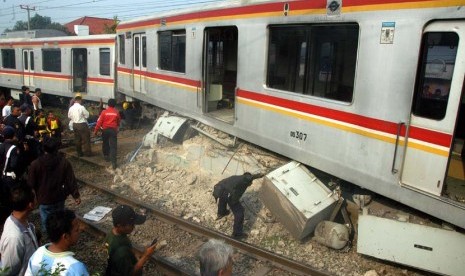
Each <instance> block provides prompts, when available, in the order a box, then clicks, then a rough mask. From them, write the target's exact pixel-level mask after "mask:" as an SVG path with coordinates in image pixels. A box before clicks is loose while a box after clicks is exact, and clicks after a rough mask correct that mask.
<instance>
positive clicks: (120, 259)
mask: <svg viewBox="0 0 465 276" xmlns="http://www.w3.org/2000/svg"><path fill="white" fill-rule="evenodd" d="M112 217H113V229H112V230H111V231H110V233H108V235H107V237H106V239H105V246H106V247H107V250H108V266H107V269H106V273H105V275H111V276H118V275H121V276H123V275H124V276H126V275H131V276H132V275H142V268H143V267H144V264H145V263H146V262H147V261H148V260H149V258H150V256H151V255H152V254H153V252H154V251H155V248H156V247H157V243H156V242H155V243H153V244H152V245H150V246H149V247H147V249H145V252H144V254H142V256H141V257H140V259H139V260H137V258H136V256H135V255H134V252H133V250H132V243H131V241H130V240H129V238H128V236H127V235H129V234H130V233H131V232H132V231H134V226H135V225H136V224H137V225H139V224H143V223H144V222H145V219H146V217H145V216H143V215H139V214H136V212H134V210H133V209H132V208H131V207H129V206H128V205H119V206H118V207H116V209H114V210H113V213H112Z"/></svg>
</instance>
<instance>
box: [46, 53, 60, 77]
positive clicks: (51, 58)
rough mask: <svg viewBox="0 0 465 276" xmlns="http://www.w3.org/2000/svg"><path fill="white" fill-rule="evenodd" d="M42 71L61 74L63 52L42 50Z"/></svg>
mask: <svg viewBox="0 0 465 276" xmlns="http://www.w3.org/2000/svg"><path fill="white" fill-rule="evenodd" d="M42 70H44V71H50V72H61V50H60V49H43V50H42Z"/></svg>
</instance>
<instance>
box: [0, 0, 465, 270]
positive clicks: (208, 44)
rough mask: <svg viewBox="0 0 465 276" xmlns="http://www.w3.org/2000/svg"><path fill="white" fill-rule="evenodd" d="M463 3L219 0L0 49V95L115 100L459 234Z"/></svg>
mask: <svg viewBox="0 0 465 276" xmlns="http://www.w3.org/2000/svg"><path fill="white" fill-rule="evenodd" d="M464 5H465V2H464V1H463V0H344V1H341V0H314V1H308V0H295V1H271V0H268V1H267V0H263V1H225V2H222V3H221V4H214V5H206V6H204V7H202V8H199V9H189V10H185V11H177V12H167V13H163V14H157V15H155V16H149V17H144V18H139V19H134V20H130V21H125V22H121V23H120V24H119V26H118V29H117V34H116V36H115V35H104V36H88V37H66V38H63V37H60V38H47V39H16V40H15V39H10V40H5V39H0V51H1V53H0V54H1V64H0V88H3V89H12V91H13V90H14V89H19V88H20V87H21V85H23V84H26V85H29V86H31V87H41V88H42V90H43V91H44V92H45V93H49V94H53V95H60V96H67V97H71V96H72V95H73V93H74V92H85V93H87V95H85V98H86V99H88V100H96V101H97V100H99V99H100V98H102V99H103V100H106V99H108V98H110V97H115V96H116V95H117V94H118V95H119V94H123V95H125V96H126V97H127V98H134V99H138V100H140V101H142V102H146V103H148V104H150V105H155V106H158V107H161V108H163V109H166V110H169V111H172V112H176V113H179V114H182V115H184V116H187V117H191V118H194V119H196V120H198V121H200V122H202V123H204V124H207V125H210V126H213V127H215V128H217V129H220V130H222V131H224V132H226V133H229V134H231V135H233V136H237V137H239V138H242V139H244V140H247V141H249V142H252V143H254V144H257V145H259V146H261V147H264V148H267V149H269V150H271V151H274V152H277V153H279V154H281V155H284V156H287V157H289V158H291V159H294V160H297V161H299V162H302V163H304V164H306V165H309V166H311V167H314V168H317V169H319V170H321V171H324V172H327V173H329V174H332V175H334V176H336V177H339V178H341V179H344V180H346V181H349V182H351V183H354V184H356V185H359V186H360V187H362V188H366V189H368V190H371V191H373V192H376V193H378V194H381V195H383V196H386V197H388V198H391V199H393V200H395V201H397V202H400V203H403V204H405V205H408V206H410V207H412V208H415V209H417V210H420V211H422V212H424V213H426V214H429V215H432V216H434V217H436V218H438V219H440V220H442V221H445V222H448V223H451V224H453V225H455V226H457V227H459V228H461V229H465V219H463V218H464V217H465V189H464V187H465V175H464V171H465V166H464V164H465V163H464V162H463V161H462V158H461V151H462V147H463V145H464V140H465V104H464V103H465V101H464V99H463V94H464V93H463V92H464V83H465V82H464V76H465V8H464ZM58 60H60V62H61V65H58ZM30 61H34V65H35V66H34V65H32V64H30V63H28V62H30ZM34 67H35V68H34ZM31 69H32V70H31ZM464 237H465V236H464V235H461V236H460V237H459V240H460V242H461V243H460V244H463V243H464ZM460 254H461V253H460ZM462 255H463V254H462ZM423 262H428V261H425V260H423ZM419 266H421V265H419ZM442 266H443V267H445V266H447V265H444V264H443V265H442ZM461 271H463V269H462V270H461ZM439 272H441V270H439ZM441 273H442V272H441Z"/></svg>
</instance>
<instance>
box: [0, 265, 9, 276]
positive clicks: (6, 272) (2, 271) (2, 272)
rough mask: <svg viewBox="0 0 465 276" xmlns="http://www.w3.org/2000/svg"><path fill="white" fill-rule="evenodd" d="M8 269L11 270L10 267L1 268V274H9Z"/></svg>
mask: <svg viewBox="0 0 465 276" xmlns="http://www.w3.org/2000/svg"><path fill="white" fill-rule="evenodd" d="M8 270H10V268H9V267H5V268H0V276H4V275H7V274H8Z"/></svg>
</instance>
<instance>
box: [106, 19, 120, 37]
mask: <svg viewBox="0 0 465 276" xmlns="http://www.w3.org/2000/svg"><path fill="white" fill-rule="evenodd" d="M118 24H119V20H118V16H113V23H112V24H111V25H107V24H104V26H103V33H104V34H116V27H118Z"/></svg>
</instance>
